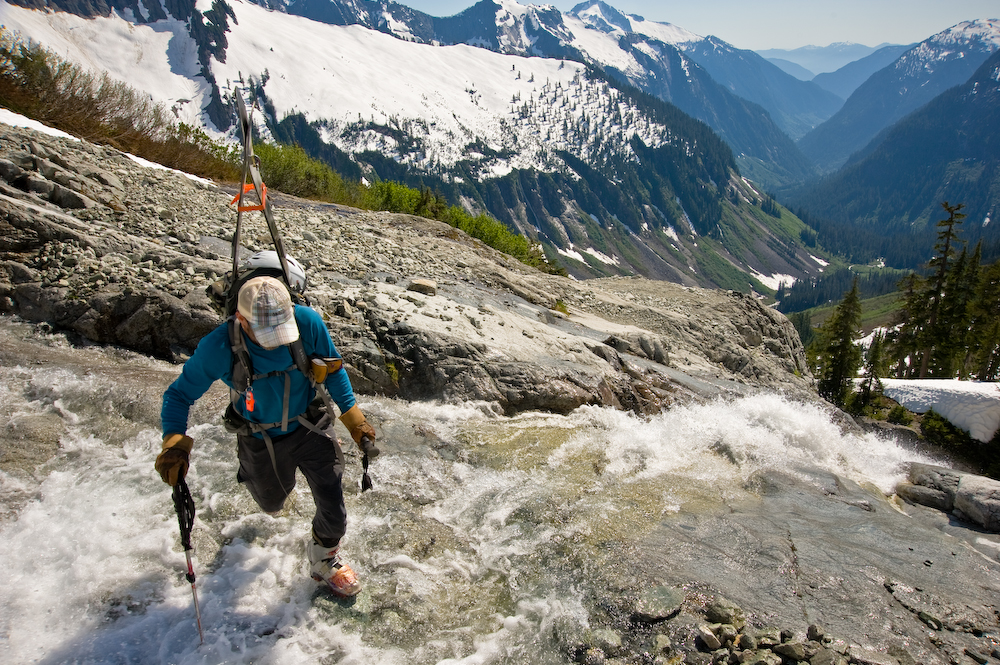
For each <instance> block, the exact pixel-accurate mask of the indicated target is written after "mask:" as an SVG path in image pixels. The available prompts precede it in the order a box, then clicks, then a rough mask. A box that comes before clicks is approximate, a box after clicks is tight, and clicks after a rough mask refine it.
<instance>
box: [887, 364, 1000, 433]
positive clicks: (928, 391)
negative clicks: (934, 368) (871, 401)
mask: <svg viewBox="0 0 1000 665" xmlns="http://www.w3.org/2000/svg"><path fill="white" fill-rule="evenodd" d="M882 385H883V386H884V387H885V390H884V392H885V396H886V397H889V398H891V399H894V400H896V401H897V402H899V403H900V404H901V405H902V406H903V407H904V408H905V409H907V410H909V411H912V412H914V413H927V412H928V411H930V410H931V409H934V412H935V413H938V414H940V415H941V416H943V417H945V418H946V419H947V420H948V422H950V423H951V424H952V425H954V426H955V427H958V428H961V429H964V430H965V431H966V432H968V433H969V435H970V436H971V437H972V438H973V439H976V440H978V441H984V442H985V441H989V440H990V439H992V438H993V434H994V433H995V432H996V431H997V427H1000V385H998V384H996V383H980V382H978V381H959V380H957V379H882Z"/></svg>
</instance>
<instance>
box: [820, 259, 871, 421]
mask: <svg viewBox="0 0 1000 665" xmlns="http://www.w3.org/2000/svg"><path fill="white" fill-rule="evenodd" d="M860 326H861V300H860V298H859V297H858V280H857V278H855V279H854V285H853V286H852V287H851V290H850V291H849V292H848V293H847V294H845V295H844V298H843V300H841V301H840V304H839V305H837V308H836V310H834V313H833V316H831V317H830V319H829V320H828V321H827V322H826V323H825V324H824V325H823V329H822V331H821V332H820V335H821V337H820V339H821V340H822V341H821V346H820V355H819V361H820V379H819V383H818V385H817V390H818V391H819V394H820V396H822V397H824V398H826V399H827V400H829V401H831V402H833V403H834V404H836V405H837V406H840V407H842V406H844V403H845V402H846V400H847V396H848V394H850V391H851V384H852V381H853V380H854V378H855V377H856V376H857V373H858V369H859V368H860V367H861V349H860V348H858V346H857V345H856V344H855V343H854V338H855V336H856V335H857V333H858V329H859V328H860Z"/></svg>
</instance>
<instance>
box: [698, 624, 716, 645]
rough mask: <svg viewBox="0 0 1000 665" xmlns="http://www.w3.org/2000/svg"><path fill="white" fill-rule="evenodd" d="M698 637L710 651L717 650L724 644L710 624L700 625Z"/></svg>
mask: <svg viewBox="0 0 1000 665" xmlns="http://www.w3.org/2000/svg"><path fill="white" fill-rule="evenodd" d="M698 637H699V638H700V639H701V641H702V642H703V643H704V644H705V647H706V648H707V649H708V650H709V651H715V650H716V649H718V648H720V647H721V646H722V642H720V641H719V638H718V637H716V635H715V633H713V632H712V629H711V628H710V627H709V626H704V625H702V626H698Z"/></svg>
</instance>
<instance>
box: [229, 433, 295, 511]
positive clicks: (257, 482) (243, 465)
mask: <svg viewBox="0 0 1000 665" xmlns="http://www.w3.org/2000/svg"><path fill="white" fill-rule="evenodd" d="M236 445H237V454H238V456H239V460H240V470H239V472H238V473H237V476H236V478H237V480H239V482H241V483H243V484H244V485H246V488H247V490H249V492H250V496H252V497H253V500H254V501H256V502H257V505H258V506H260V508H261V510H263V511H264V512H266V513H276V512H278V511H279V510H281V508H282V507H283V506H284V505H285V499H287V498H288V495H289V493H291V491H292V490H293V489H294V488H295V460H294V459H292V458H291V457H290V456H289V455H288V454H287V452H286V449H285V447H284V446H283V445H282V442H279V443H277V444H274V455H275V461H276V462H277V465H278V468H277V469H275V467H274V464H273V463H272V462H271V455H270V453H269V452H268V450H267V444H265V443H264V440H263V439H258V438H257V437H255V436H242V435H239V436H237V437H236Z"/></svg>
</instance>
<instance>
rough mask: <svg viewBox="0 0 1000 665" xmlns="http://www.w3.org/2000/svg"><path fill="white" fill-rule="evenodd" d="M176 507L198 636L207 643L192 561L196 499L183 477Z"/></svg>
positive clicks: (176, 494)
mask: <svg viewBox="0 0 1000 665" xmlns="http://www.w3.org/2000/svg"><path fill="white" fill-rule="evenodd" d="M174 508H176V509H177V523H178V524H179V525H180V527H181V545H182V546H183V547H184V556H185V557H187V574H186V575H185V577H186V578H187V581H188V582H190V583H191V595H192V596H194V616H195V619H196V620H197V622H198V637H199V638H201V643H202V644H204V643H205V633H203V632H202V630H201V609H200V608H199V607H198V589H197V588H196V587H195V585H194V580H195V577H194V565H192V563H191V549H192V548H191V527H192V526H194V499H192V498H191V492H190V491H189V490H188V486H187V483H186V482H184V479H183V478H181V479H179V480H178V481H177V484H176V485H174Z"/></svg>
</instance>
